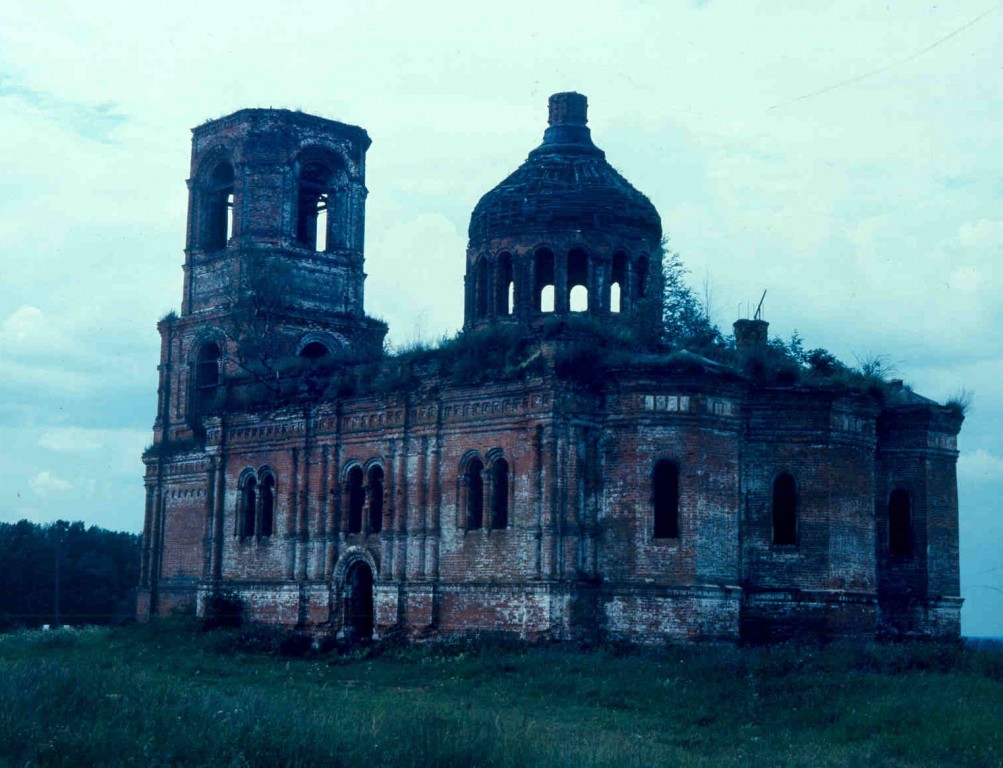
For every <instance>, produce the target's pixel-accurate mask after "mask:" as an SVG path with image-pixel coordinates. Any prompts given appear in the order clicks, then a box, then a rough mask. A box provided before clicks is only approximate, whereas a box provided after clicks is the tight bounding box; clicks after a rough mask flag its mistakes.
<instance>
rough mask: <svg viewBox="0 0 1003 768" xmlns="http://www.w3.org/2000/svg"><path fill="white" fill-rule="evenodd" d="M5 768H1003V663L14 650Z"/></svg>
mask: <svg viewBox="0 0 1003 768" xmlns="http://www.w3.org/2000/svg"><path fill="white" fill-rule="evenodd" d="M0 765H2V766H18V767H19V768H20V767H22V766H29V765H30V766H49V765H65V766H88V765H137V766H149V767H153V766H166V765H187V766H196V765H219V766H280V765H288V766H373V767H374V768H375V767H376V766H513V767H515V766H575V767H576V768H577V767H578V766H607V765H608V766H617V767H618V768H623V767H629V766H662V765H664V766H677V765H678V766H719V765H720V766H748V765H756V766H759V765H762V766H812V767H813V768H815V767H817V766H875V765H887V766H948V765H958V766H1003V652H998V651H996V652H987V651H975V650H970V649H964V648H961V647H960V646H951V647H945V646H935V645H897V646H879V645H874V644H869V645H860V644H857V645H850V644H846V645H841V644H838V645H831V646H828V647H826V648H823V649H819V648H803V647H801V648H795V647H777V648H762V649H740V648H733V647H720V646H713V647H711V646H696V647H686V646H678V647H669V648H663V649H659V650H657V651H655V650H650V651H623V650H622V649H616V648H609V649H600V650H592V651H577V650H573V649H571V648H563V647H549V648H533V649H525V648H520V647H511V646H499V645H497V644H488V645H484V646H476V645H473V644H465V645H453V646H437V647H416V648H407V649H397V650H386V651H384V652H383V653H380V654H375V653H372V654H368V658H367V657H364V655H362V654H358V655H355V656H347V657H339V656H337V655H317V656H313V657H308V658H296V659H289V658H283V657H280V656H277V655H274V654H268V653H264V652H260V651H258V652H249V651H247V650H246V644H242V643H240V642H238V640H237V637H236V635H234V634H232V633H229V634H228V633H225V632H214V633H208V634H203V633H200V632H199V631H198V630H197V629H195V628H193V627H191V626H189V625H185V624H179V623H168V624H166V625H163V626H161V627H159V628H146V627H130V628H123V629H114V630H106V629H86V630H62V631H57V632H21V633H16V634H10V635H3V636H0Z"/></svg>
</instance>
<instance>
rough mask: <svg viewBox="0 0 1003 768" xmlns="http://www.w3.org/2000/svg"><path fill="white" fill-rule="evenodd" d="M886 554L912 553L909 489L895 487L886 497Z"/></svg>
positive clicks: (904, 554) (902, 555)
mask: <svg viewBox="0 0 1003 768" xmlns="http://www.w3.org/2000/svg"><path fill="white" fill-rule="evenodd" d="M888 554H889V555H895V556H897V557H908V556H909V555H911V554H912V502H911V500H910V498H909V491H906V490H903V489H902V488H896V489H895V490H894V491H892V495H891V497H890V498H889V499H888Z"/></svg>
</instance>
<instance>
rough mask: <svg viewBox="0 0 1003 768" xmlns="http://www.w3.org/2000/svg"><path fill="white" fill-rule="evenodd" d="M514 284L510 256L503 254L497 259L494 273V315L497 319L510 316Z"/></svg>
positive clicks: (512, 309) (512, 308)
mask: <svg viewBox="0 0 1003 768" xmlns="http://www.w3.org/2000/svg"><path fill="white" fill-rule="evenodd" d="M514 288H515V283H514V281H513V274H512V256H511V254H508V253H503V254H502V255H501V256H499V257H498V265H497V267H496V272H495V314H496V315H498V316H499V317H505V316H506V315H511V314H512V312H513V311H514V307H513V302H512V299H513V296H514V293H515V290H514Z"/></svg>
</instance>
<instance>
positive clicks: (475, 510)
mask: <svg viewBox="0 0 1003 768" xmlns="http://www.w3.org/2000/svg"><path fill="white" fill-rule="evenodd" d="M483 472H484V464H483V463H481V460H480V459H474V460H472V461H471V462H470V464H468V465H467V528H468V529H470V530H476V529H478V528H480V527H481V526H482V525H483V520H484V474H483Z"/></svg>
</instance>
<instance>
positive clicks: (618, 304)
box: [609, 251, 627, 312]
mask: <svg viewBox="0 0 1003 768" xmlns="http://www.w3.org/2000/svg"><path fill="white" fill-rule="evenodd" d="M626 284H627V255H626V254H625V253H624V252H623V251H617V252H616V253H614V254H613V269H612V271H611V272H610V278H609V309H610V312H622V311H623V310H624V309H625V307H624V305H623V299H624V290H623V287H624V286H625V285H626Z"/></svg>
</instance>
